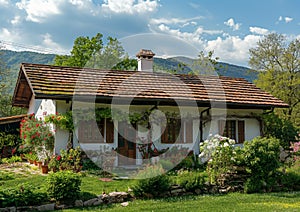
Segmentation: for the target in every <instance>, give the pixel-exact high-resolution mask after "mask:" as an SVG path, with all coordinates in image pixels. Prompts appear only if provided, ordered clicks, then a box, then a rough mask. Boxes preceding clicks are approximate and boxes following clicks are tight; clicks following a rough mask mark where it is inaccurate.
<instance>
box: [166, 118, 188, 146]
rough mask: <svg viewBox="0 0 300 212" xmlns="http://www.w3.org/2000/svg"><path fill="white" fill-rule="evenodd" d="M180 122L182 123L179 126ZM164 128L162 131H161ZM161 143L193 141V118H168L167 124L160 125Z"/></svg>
mask: <svg viewBox="0 0 300 212" xmlns="http://www.w3.org/2000/svg"><path fill="white" fill-rule="evenodd" d="M181 123H183V124H184V125H183V126H182V127H181ZM163 130H164V131H163ZM162 131H163V133H162V135H161V143H164V144H173V143H175V142H176V141H177V143H193V120H183V122H182V121H181V120H180V119H174V118H173V119H169V120H168V122H167V126H166V128H165V129H164V128H163V127H162Z"/></svg>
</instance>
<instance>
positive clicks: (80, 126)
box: [78, 121, 85, 143]
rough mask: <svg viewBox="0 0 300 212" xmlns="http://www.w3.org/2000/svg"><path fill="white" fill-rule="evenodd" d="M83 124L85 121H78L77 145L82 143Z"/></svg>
mask: <svg viewBox="0 0 300 212" xmlns="http://www.w3.org/2000/svg"><path fill="white" fill-rule="evenodd" d="M84 122H85V121H80V122H79V125H78V140H79V143H83V142H84V128H83V126H84Z"/></svg>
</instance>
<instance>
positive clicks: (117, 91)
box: [13, 63, 288, 108]
mask: <svg viewBox="0 0 300 212" xmlns="http://www.w3.org/2000/svg"><path fill="white" fill-rule="evenodd" d="M32 94H33V95H34V96H35V98H40V99H66V100H67V99H68V100H71V99H72V97H73V95H74V94H75V95H77V96H80V97H87V96H96V98H97V100H98V101H105V100H111V99H112V98H119V99H128V98H133V97H134V98H135V100H136V101H139V100H140V101H142V102H144V103H145V102H147V101H159V102H165V103H167V102H171V101H172V100H176V101H183V102H187V103H188V102H191V101H196V102H197V104H198V105H205V104H209V103H220V102H221V103H224V102H226V104H227V106H229V107H236V108H239V107H241V108H243V107H249V108H271V107H288V105H287V104H286V103H284V102H283V101H281V100H279V99H277V98H275V97H274V96H272V95H271V94H269V93H267V92H264V91H262V90H261V89H259V88H257V87H256V86H255V85H254V84H252V83H249V82H247V81H246V80H245V79H241V78H230V77H217V76H201V77H199V76H194V75H171V74H166V73H149V72H136V71H114V70H97V69H83V68H74V67H60V66H50V65H38V64H25V63H24V64H22V65H21V68H20V73H19V79H18V82H17V86H16V89H15V93H14V98H13V104H14V105H16V106H27V107H28V105H29V101H30V98H31V95H32Z"/></svg>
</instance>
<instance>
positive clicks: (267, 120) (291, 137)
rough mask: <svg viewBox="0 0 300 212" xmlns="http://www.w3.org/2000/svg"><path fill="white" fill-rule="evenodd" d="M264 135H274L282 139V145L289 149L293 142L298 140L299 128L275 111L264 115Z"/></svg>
mask: <svg viewBox="0 0 300 212" xmlns="http://www.w3.org/2000/svg"><path fill="white" fill-rule="evenodd" d="M263 121H264V135H265V136H267V137H274V138H277V139H278V140H279V141H280V145H281V146H282V147H283V148H285V149H288V148H289V147H290V143H291V142H296V141H297V130H296V128H295V127H294V126H293V124H292V123H291V122H290V121H289V120H287V119H281V118H279V117H278V115H276V114H275V113H269V114H264V115H263Z"/></svg>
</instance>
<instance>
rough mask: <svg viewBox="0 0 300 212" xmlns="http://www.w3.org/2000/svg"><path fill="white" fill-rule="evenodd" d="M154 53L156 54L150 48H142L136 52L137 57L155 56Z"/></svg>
mask: <svg viewBox="0 0 300 212" xmlns="http://www.w3.org/2000/svg"><path fill="white" fill-rule="evenodd" d="M154 55H155V54H154V53H153V52H152V51H151V50H148V49H141V50H140V51H139V52H138V53H137V54H136V56H137V57H153V56H154Z"/></svg>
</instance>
